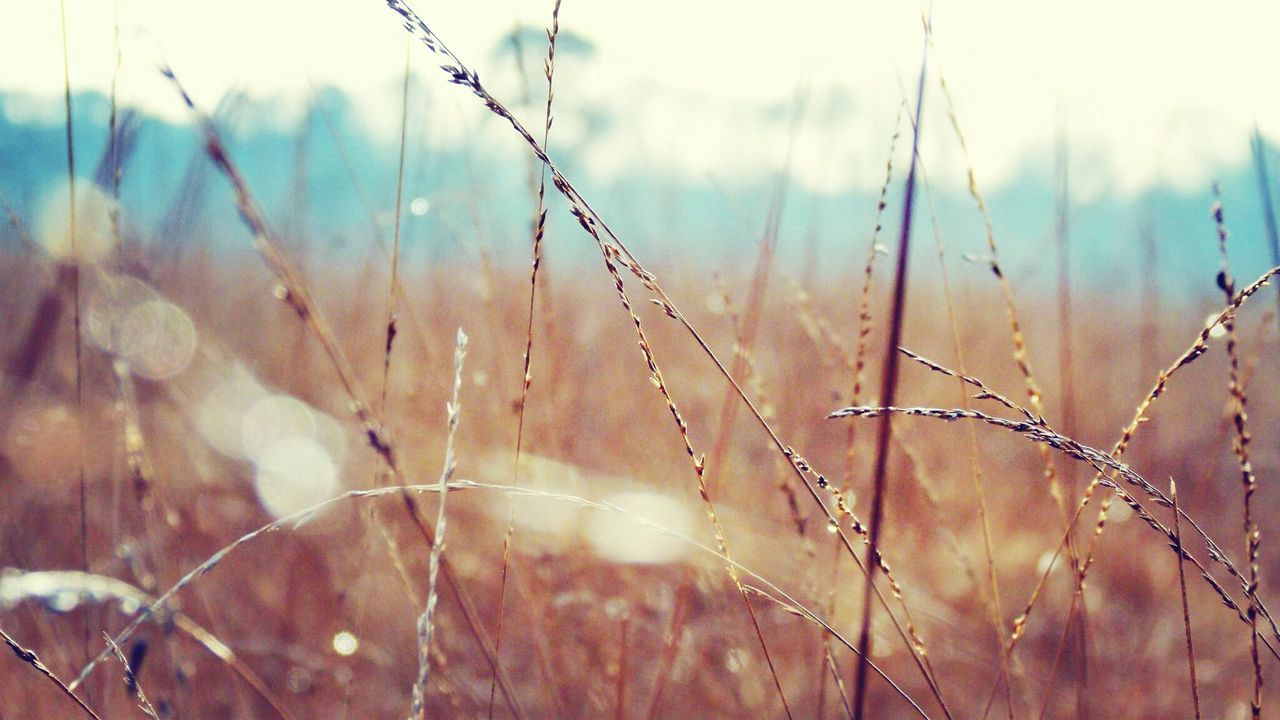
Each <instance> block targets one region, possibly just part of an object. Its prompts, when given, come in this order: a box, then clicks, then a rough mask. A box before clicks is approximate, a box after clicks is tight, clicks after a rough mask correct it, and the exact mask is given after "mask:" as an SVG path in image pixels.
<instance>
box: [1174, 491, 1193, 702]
mask: <svg viewBox="0 0 1280 720" xmlns="http://www.w3.org/2000/svg"><path fill="white" fill-rule="evenodd" d="M1169 498H1170V499H1171V500H1173V537H1174V545H1176V546H1177V547H1176V550H1177V552H1178V592H1179V594H1180V595H1181V596H1182V627H1183V629H1184V630H1185V631H1186V636H1187V672H1188V673H1189V674H1190V676H1191V703H1192V705H1193V706H1194V707H1195V710H1196V720H1200V685H1199V683H1198V682H1196V648H1195V645H1193V644H1192V642H1191V609H1190V608H1189V607H1188V606H1187V575H1186V571H1184V570H1183V569H1182V558H1183V556H1185V555H1186V551H1184V550H1183V549H1182V528H1181V523H1179V522H1178V486H1177V484H1176V483H1175V482H1174V481H1173V479H1172V478H1170V480H1169Z"/></svg>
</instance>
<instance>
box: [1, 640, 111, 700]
mask: <svg viewBox="0 0 1280 720" xmlns="http://www.w3.org/2000/svg"><path fill="white" fill-rule="evenodd" d="M0 639H2V640H4V644H5V645H8V646H9V649H10V650H12V651H13V654H14V655H16V656H17V657H18V659H19V660H21V661H22V662H24V663H26V664H28V665H30V666H31V667H33V668H35V669H36V672H38V673H40V674H41V675H44V676H45V677H46V678H49V682H52V683H53V684H54V685H57V686H58V689H59V690H61V691H62V694H63V695H66V696H67V697H69V698H71V700H72V701H73V702H74V703H75V704H76V705H79V706H80V709H81V710H83V711H84V712H85V714H86V715H88V716H89V717H91V718H93V720H102V719H101V718H99V717H98V714H97V713H95V712H94V711H93V710H92V709H91V708H90V707H89V706H88V705H85V704H84V701H83V700H81V699H80V698H79V697H78V696H77V695H76V693H75V691H74V690H72V689H71V688H70V687H68V686H67V684H66V683H64V682H62V681H61V680H59V679H58V676H57V675H54V674H53V671H52V670H50V669H49V668H48V667H47V666H45V664H44V662H43V661H41V660H40V656H39V655H36V653H35V651H34V650H28V649H27V648H25V647H23V646H22V645H20V644H19V643H18V641H17V640H14V639H13V638H12V637H10V636H9V633H7V632H5V631H4V628H0Z"/></svg>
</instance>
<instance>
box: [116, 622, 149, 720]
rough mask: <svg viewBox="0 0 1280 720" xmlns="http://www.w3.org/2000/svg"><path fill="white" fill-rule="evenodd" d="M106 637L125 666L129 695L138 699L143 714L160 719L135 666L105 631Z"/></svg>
mask: <svg viewBox="0 0 1280 720" xmlns="http://www.w3.org/2000/svg"><path fill="white" fill-rule="evenodd" d="M102 636H103V637H104V638H106V641H107V647H108V648H110V649H111V652H112V653H113V654H114V655H115V656H116V660H117V661H119V663H120V666H121V667H123V668H124V686H125V688H126V689H127V690H128V692H129V696H130V697H133V698H135V699H136V700H137V701H138V707H139V708H140V709H141V710H142V714H143V715H146V716H147V717H149V718H151V720H160V716H159V715H158V714H156V709H155V708H154V707H152V706H151V701H150V700H148V699H147V694H146V693H145V692H143V690H142V684H141V683H139V682H138V676H137V675H135V674H134V673H133V668H131V667H129V661H128V660H126V659H125V657H124V653H123V652H121V651H120V646H119V645H117V644H115V642H114V641H112V640H111V636H110V635H108V634H106V633H103V634H102Z"/></svg>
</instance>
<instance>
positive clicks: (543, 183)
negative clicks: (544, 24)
mask: <svg viewBox="0 0 1280 720" xmlns="http://www.w3.org/2000/svg"><path fill="white" fill-rule="evenodd" d="M546 33H547V59H546V61H545V62H544V63H543V67H542V69H543V77H545V78H546V80H547V103H546V108H545V111H544V113H543V126H542V146H543V147H548V145H549V141H550V139H551V124H552V122H553V120H554V116H553V115H552V114H551V105H552V102H553V101H554V99H555V83H554V78H555V69H556V37H557V36H558V35H559V34H560V0H556V2H555V6H554V7H553V8H552V9H551V28H550V29H549V30H547V31H546ZM513 37H518V36H513ZM410 39H412V37H410ZM521 55H522V53H521V49H520V48H519V47H518V46H517V48H516V59H517V61H518V62H519V63H520V68H521V70H522V71H523V68H524V63H523V60H522V57H521ZM526 87H527V85H526ZM546 193H547V169H546V164H545V163H540V172H539V174H538V190H537V205H536V207H535V209H534V213H533V260H532V262H531V263H530V269H529V312H528V318H529V319H528V322H527V324H526V326H525V341H524V357H523V361H524V370H523V372H522V374H521V376H520V401H519V405H518V406H517V407H518V408H519V410H518V415H519V416H518V419H517V420H516V452H515V459H514V460H512V464H511V478H512V479H511V484H512V485H518V484H519V474H520V452H521V450H522V449H523V447H524V420H525V410H526V405H527V404H528V402H529V386H530V385H532V384H533V374H532V372H531V371H530V368H531V367H532V363H533V319H534V310H535V308H536V301H537V296H538V267H539V266H540V265H541V264H542V238H543V235H544V234H545V233H546V230H547V210H546ZM515 532H516V523H515V505H514V504H513V505H512V506H511V509H510V512H509V513H508V516H507V534H506V537H505V538H503V541H502V548H503V550H502V582H501V583H500V588H499V590H498V625H497V629H496V630H495V632H494V651H495V652H498V653H501V652H502V626H503V621H504V620H505V619H506V611H507V570H508V567H509V563H510V561H511V556H510V554H509V552H508V549H509V548H510V546H511V539H512V537H513V536H514V535H515ZM496 686H497V677H496V675H495V677H494V679H493V682H492V683H490V685H489V717H490V718H492V717H493V699H494V697H493V696H494V692H495V689H496Z"/></svg>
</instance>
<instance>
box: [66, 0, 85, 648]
mask: <svg viewBox="0 0 1280 720" xmlns="http://www.w3.org/2000/svg"><path fill="white" fill-rule="evenodd" d="M58 17H59V22H60V23H61V34H62V89H63V109H64V110H65V112H66V147H67V199H68V201H69V202H68V204H67V220H68V226H67V232H68V234H69V235H70V240H71V260H70V265H69V266H68V269H69V272H70V273H71V294H72V311H71V317H72V328H73V330H74V332H75V341H74V342H75V363H76V424H77V426H78V427H79V428H80V435H81V436H82V437H83V436H84V434H85V427H84V340H83V338H82V337H81V333H80V320H81V318H80V270H81V268H82V267H83V265H84V263H83V262H82V261H81V258H80V240H79V232H78V228H77V227H76V219H77V218H76V151H75V132H74V129H73V124H72V122H71V114H72V113H71V58H70V52H71V51H70V46H69V44H68V42H67V0H59V2H58ZM76 464H77V466H78V472H79V491H80V569H81V570H84V571H85V572H88V571H89V504H88V503H89V495H88V490H89V488H88V481H87V479H86V478H85V448H84V445H83V443H82V444H80V445H79V447H78V449H77V455H76ZM90 634H91V633H90V630H89V618H88V617H87V616H86V617H85V619H84V628H83V636H82V640H83V642H84V654H85V658H86V659H87V658H89V657H90V656H91V655H92V653H93V651H92V650H90V649H89V646H90V640H89V636H90Z"/></svg>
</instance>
